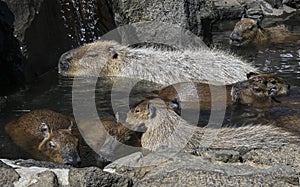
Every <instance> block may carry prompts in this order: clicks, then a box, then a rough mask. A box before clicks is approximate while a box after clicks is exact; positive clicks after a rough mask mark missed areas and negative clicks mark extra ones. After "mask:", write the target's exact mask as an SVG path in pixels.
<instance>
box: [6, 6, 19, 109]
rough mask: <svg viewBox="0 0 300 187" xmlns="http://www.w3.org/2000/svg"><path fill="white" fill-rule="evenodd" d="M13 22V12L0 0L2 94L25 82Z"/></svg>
mask: <svg viewBox="0 0 300 187" xmlns="http://www.w3.org/2000/svg"><path fill="white" fill-rule="evenodd" d="M13 23H14V15H13V13H12V12H11V11H10V9H9V8H8V6H7V4H6V3H4V2H2V1H0V88H1V89H0V95H5V94H8V93H10V92H11V91H14V90H16V89H17V88H18V87H20V86H22V84H23V82H24V80H23V60H22V54H21V51H20V46H19V43H18V41H17V39H16V38H15V37H14V33H13V32H14V26H13ZM0 102H1V101H0ZM0 105H1V103H0ZM0 108H1V107H0Z"/></svg>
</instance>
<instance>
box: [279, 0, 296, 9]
mask: <svg viewBox="0 0 300 187" xmlns="http://www.w3.org/2000/svg"><path fill="white" fill-rule="evenodd" d="M283 3H284V4H286V5H288V6H290V7H292V8H297V9H299V8H300V0H283Z"/></svg>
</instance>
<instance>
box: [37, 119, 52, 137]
mask: <svg viewBox="0 0 300 187" xmlns="http://www.w3.org/2000/svg"><path fill="white" fill-rule="evenodd" d="M39 129H40V131H41V132H42V134H43V137H44V138H45V139H47V138H49V137H50V133H51V129H50V127H49V125H47V124H46V123H42V124H41V126H40V128H39Z"/></svg>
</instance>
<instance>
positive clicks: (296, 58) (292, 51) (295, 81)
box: [0, 1, 300, 159]
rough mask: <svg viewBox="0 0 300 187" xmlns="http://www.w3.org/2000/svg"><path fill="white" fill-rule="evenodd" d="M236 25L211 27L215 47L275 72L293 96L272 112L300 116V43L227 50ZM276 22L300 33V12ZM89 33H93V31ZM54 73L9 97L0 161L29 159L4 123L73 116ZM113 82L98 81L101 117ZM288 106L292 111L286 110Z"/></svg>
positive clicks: (68, 82)
mask: <svg viewBox="0 0 300 187" xmlns="http://www.w3.org/2000/svg"><path fill="white" fill-rule="evenodd" d="M62 2H64V1H62ZM87 5H88V4H87ZM68 6H71V5H68ZM72 6H73V5H72ZM76 6H77V5H76ZM76 6H75V5H74V8H76ZM82 6H83V5H82ZM74 19H75V18H74ZM76 19H80V16H78V17H76ZM235 22H236V21H223V22H220V23H216V24H215V25H217V26H215V27H214V32H213V41H214V44H215V46H217V47H218V48H221V49H226V50H228V49H230V50H231V51H232V52H234V53H236V54H238V55H239V56H242V58H243V59H245V60H246V61H248V62H249V63H252V64H253V65H254V66H256V67H257V68H258V69H259V70H260V71H261V72H265V73H274V74H277V75H279V76H282V77H284V78H285V79H287V80H288V81H289V82H290V84H291V85H292V89H293V93H292V95H291V96H290V97H288V98H284V99H282V100H283V103H289V104H288V105H286V106H285V105H284V104H283V105H282V107H278V108H276V107H275V108H274V109H272V110H274V114H276V115H284V114H286V113H295V112H296V113H298V114H300V112H299V107H300V104H299V103H300V100H299V99H298V98H299V96H300V94H299V87H300V44H283V45H272V46H269V47H266V48H260V49H234V48H230V46H229V43H228V42H229V34H230V32H231V30H232V28H233V27H234V24H235ZM278 22H279V23H284V24H285V25H286V26H288V28H289V29H290V30H291V31H292V32H297V33H299V34H300V25H299V24H300V13H298V14H295V15H292V16H290V17H289V18H285V17H283V18H278ZM270 25H272V23H270ZM80 32H81V34H80V37H81V38H80V39H79V40H78V41H80V40H81V39H83V40H84V38H85V34H86V32H87V31H83V30H81V31H80ZM90 32H91V34H92V31H90ZM56 71H57V70H54V71H52V72H49V73H48V74H46V75H44V76H43V77H42V78H41V79H40V80H38V81H37V82H35V83H34V84H32V85H30V86H29V88H28V89H27V90H25V91H22V92H19V93H16V94H15V95H12V96H9V97H8V103H7V107H6V108H5V110H4V111H3V112H1V113H0V158H11V159H16V158H30V155H28V154H26V153H24V152H22V151H21V150H20V149H19V148H18V147H16V146H15V145H14V144H13V143H12V142H11V140H10V139H9V137H8V136H7V135H6V134H5V132H4V130H3V129H4V125H5V124H6V123H7V122H9V121H11V120H13V119H16V118H17V117H19V116H21V115H23V114H25V113H27V112H28V111H31V110H34V109H45V108H46V109H51V110H54V111H57V112H61V113H63V114H66V115H72V114H73V109H72V85H73V79H72V78H63V77H60V76H59V75H57V73H56ZM112 83H113V81H112V80H110V79H101V80H98V82H97V87H96V91H95V102H96V106H97V111H98V114H100V115H103V116H106V115H114V112H113V111H112V104H111V95H110V90H111V87H112ZM83 84H84V83H83ZM85 86H88V85H85ZM154 87H155V85H152V84H151V83H146V82H143V83H141V86H140V87H138V88H137V89H136V92H144V91H149V90H151V89H153V88H154ZM141 88H142V89H141ZM90 91H91V90H90ZM126 91H128V90H125V91H123V90H122V89H120V90H117V91H116V92H115V93H116V95H115V96H114V97H116V98H119V100H117V101H116V104H115V105H116V106H118V107H119V109H122V108H123V109H124V110H125V111H126V109H127V108H128V106H127V105H126V103H127V101H128V98H122V96H123V95H126ZM83 97H84V93H83ZM291 106H292V109H289V107H291ZM83 107H84V106H83ZM297 107H298V108H297ZM290 111H292V112H290ZM125 114H126V112H120V113H118V115H119V117H120V118H121V119H124V117H125ZM201 115H202V116H203V120H201V123H206V122H207V119H208V118H209V115H210V112H209V111H208V112H203V113H202V114H201ZM234 115H236V116H232V114H230V113H227V116H226V118H225V122H228V121H229V119H230V118H232V117H236V118H237V119H238V120H240V118H241V117H240V114H238V113H237V114H234ZM275 118H276V116H275Z"/></svg>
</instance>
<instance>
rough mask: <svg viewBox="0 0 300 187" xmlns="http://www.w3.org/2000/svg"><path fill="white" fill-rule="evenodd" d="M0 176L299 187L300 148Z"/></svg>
mask: <svg viewBox="0 0 300 187" xmlns="http://www.w3.org/2000/svg"><path fill="white" fill-rule="evenodd" d="M170 155H172V156H170ZM0 172H1V176H3V177H2V180H1V181H0V185H1V186H13V184H14V185H17V186H182V185H188V186H221V185H222V186H237V185H238V186H249V184H251V185H254V186H299V177H300V147H299V146H298V145H293V144H290V145H284V146H281V147H278V148H275V149H270V148H259V149H247V148H242V149H230V150H229V149H226V150H225V149H210V148H202V149H196V150H194V152H192V153H171V152H166V151H162V152H159V153H155V154H154V153H150V154H143V153H141V152H137V153H134V154H132V155H128V156H126V157H123V158H121V159H119V160H116V161H115V162H113V163H111V164H110V165H108V166H106V167H105V168H104V170H101V169H99V168H97V167H86V168H72V167H67V166H59V165H55V164H51V163H47V162H38V161H33V160H17V161H10V160H4V159H3V160H1V162H0Z"/></svg>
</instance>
